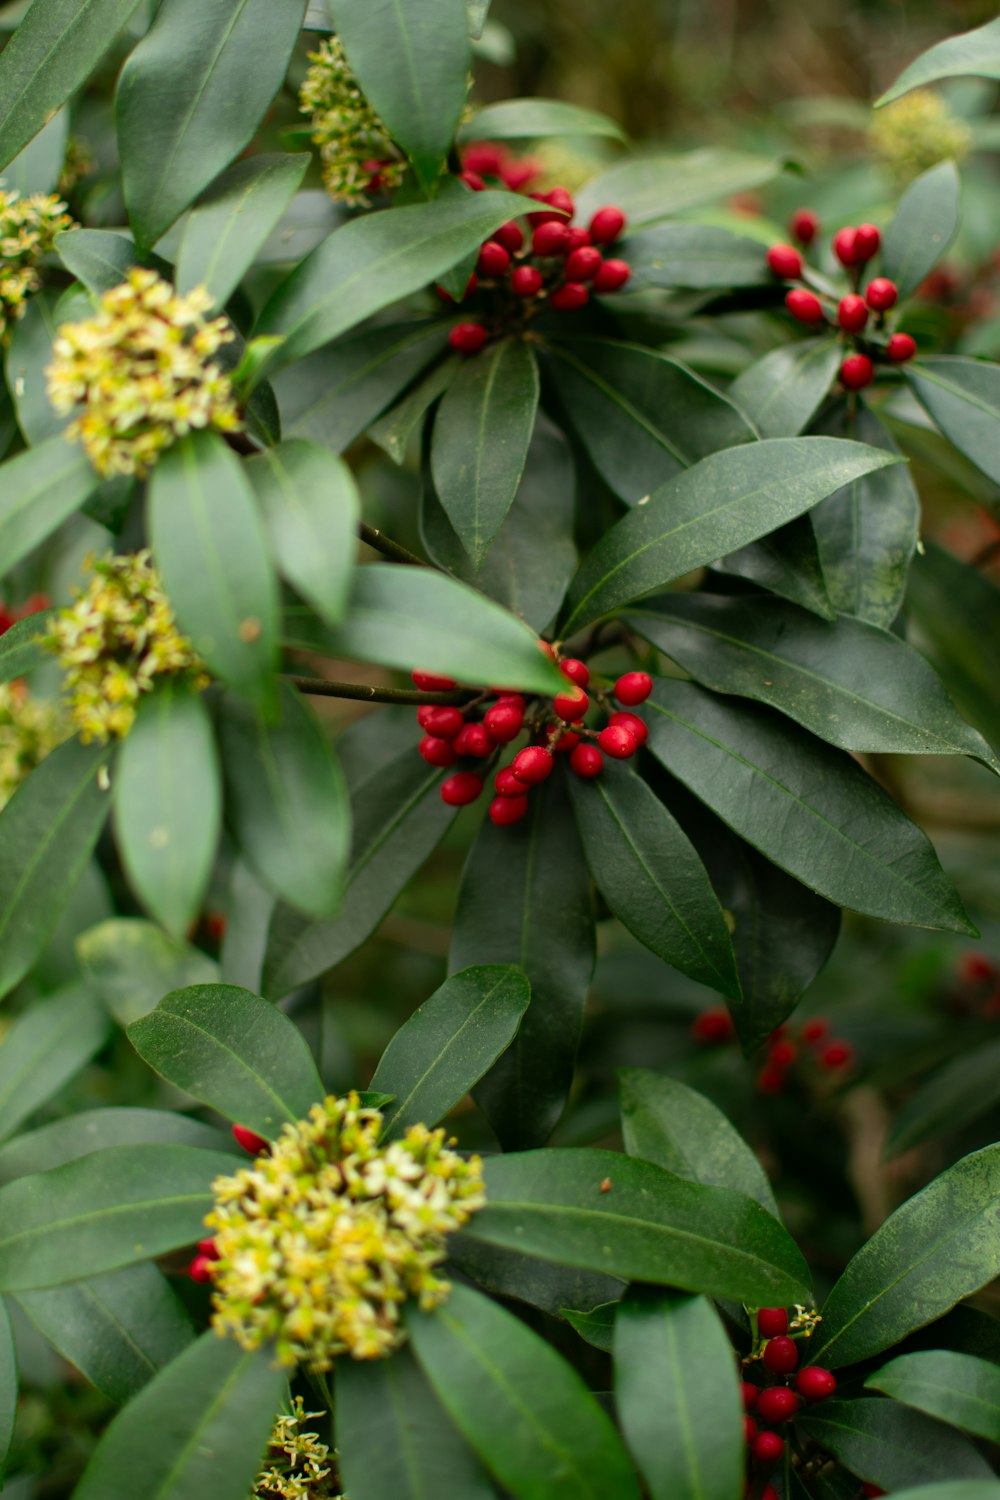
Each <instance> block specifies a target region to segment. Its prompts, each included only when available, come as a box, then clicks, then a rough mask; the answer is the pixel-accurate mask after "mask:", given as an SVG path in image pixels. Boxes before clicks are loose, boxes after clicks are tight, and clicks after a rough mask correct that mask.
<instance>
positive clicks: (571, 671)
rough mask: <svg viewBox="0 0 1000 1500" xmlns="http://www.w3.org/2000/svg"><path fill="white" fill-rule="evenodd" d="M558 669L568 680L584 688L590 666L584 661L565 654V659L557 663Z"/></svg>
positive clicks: (587, 680) (588, 676) (588, 679)
mask: <svg viewBox="0 0 1000 1500" xmlns="http://www.w3.org/2000/svg"><path fill="white" fill-rule="evenodd" d="M559 670H560V672H561V673H562V674H563V676H564V677H568V678H569V680H570V682H575V683H576V685H577V687H580V688H585V687H586V686H587V683H588V682H589V681H590V668H589V667H588V666H587V663H586V662H584V661H578V660H577V658H576V657H575V656H567V658H566V660H565V661H561V662H560V663H559Z"/></svg>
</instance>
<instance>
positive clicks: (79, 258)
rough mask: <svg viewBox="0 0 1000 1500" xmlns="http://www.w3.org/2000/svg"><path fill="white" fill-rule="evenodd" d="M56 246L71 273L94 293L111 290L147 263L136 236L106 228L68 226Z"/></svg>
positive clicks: (97, 294) (58, 238) (57, 236)
mask: <svg viewBox="0 0 1000 1500" xmlns="http://www.w3.org/2000/svg"><path fill="white" fill-rule="evenodd" d="M56 250H57V252H58V254H59V259H60V260H61V261H62V263H63V265H64V266H65V267H66V269H67V271H69V273H70V275H71V276H75V277H76V279H77V281H80V282H82V283H83V285H84V286H85V287H86V288H87V291H88V292H90V294H91V295H92V296H93V297H99V296H100V295H101V293H102V292H110V291H111V289H112V287H116V286H118V285H119V284H120V283H121V282H123V281H124V280H125V279H126V277H127V276H128V273H129V271H131V270H132V268H133V267H134V266H140V265H143V264H144V259H143V257H142V256H140V254H139V252H138V250H137V249H136V247H135V242H134V241H133V240H130V239H128V238H127V236H125V235H124V234H112V233H111V232H110V231H109V230H107V229H67V230H66V231H65V232H64V233H63V234H57V235H56ZM158 264H160V265H162V262H158Z"/></svg>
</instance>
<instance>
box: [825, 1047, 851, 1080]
mask: <svg viewBox="0 0 1000 1500" xmlns="http://www.w3.org/2000/svg"><path fill="white" fill-rule="evenodd" d="M853 1062H854V1048H853V1047H852V1046H851V1044H850V1042H830V1043H829V1044H828V1045H827V1046H826V1047H824V1048H823V1050H822V1052H821V1053H820V1055H819V1064H820V1067H821V1068H826V1070H827V1072H828V1073H836V1072H838V1071H839V1070H840V1069H841V1068H849V1067H850V1066H851V1064H852V1063H853Z"/></svg>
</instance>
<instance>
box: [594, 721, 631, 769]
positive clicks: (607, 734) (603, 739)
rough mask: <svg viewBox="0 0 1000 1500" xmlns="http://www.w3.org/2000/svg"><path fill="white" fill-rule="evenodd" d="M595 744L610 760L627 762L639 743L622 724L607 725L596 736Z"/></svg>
mask: <svg viewBox="0 0 1000 1500" xmlns="http://www.w3.org/2000/svg"><path fill="white" fill-rule="evenodd" d="M597 743H598V744H599V745H600V747H601V749H602V750H603V751H604V753H605V755H610V756H611V758H612V760H628V759H629V758H630V757H631V756H633V755H634V754H635V752H636V751H637V750H638V748H639V741H638V740H637V739H636V737H635V735H634V734H633V733H632V731H631V730H630V729H626V728H625V726H624V724H608V725H606V726H605V728H604V729H602V730H601V732H600V734H599V735H598V736H597Z"/></svg>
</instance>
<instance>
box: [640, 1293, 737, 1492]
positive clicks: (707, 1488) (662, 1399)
mask: <svg viewBox="0 0 1000 1500" xmlns="http://www.w3.org/2000/svg"><path fill="white" fill-rule="evenodd" d="M614 1354H615V1406H616V1408H617V1410H618V1415H619V1419H620V1421H621V1425H622V1431H623V1433H624V1435H625V1441H626V1443H627V1444H628V1447H629V1450H630V1452H631V1454H632V1456H633V1458H634V1459H635V1461H636V1463H637V1464H638V1466H639V1469H640V1471H641V1473H642V1476H643V1478H644V1479H645V1481H646V1484H647V1485H648V1487H649V1493H650V1496H651V1497H652V1500H733V1496H734V1495H736V1494H737V1493H738V1491H739V1486H740V1482H741V1478H742V1475H743V1461H744V1452H745V1449H744V1439H743V1407H742V1402H741V1400H740V1390H739V1382H738V1379H737V1374H736V1366H735V1364H734V1363H733V1351H732V1345H731V1344H730V1342H729V1339H728V1337H727V1336H726V1333H725V1331H724V1329H723V1327H722V1324H721V1323H720V1322H719V1315H718V1313H717V1312H716V1311H715V1309H714V1308H713V1307H712V1304H711V1303H710V1302H707V1301H706V1300H705V1298H704V1297H683V1296H680V1295H679V1294H678V1293H676V1292H662V1291H653V1290H651V1289H646V1290H639V1289H637V1290H635V1291H632V1292H630V1293H629V1295H628V1296H627V1297H626V1298H625V1300H624V1302H622V1304H621V1307H620V1308H619V1310H618V1316H617V1317H616V1318H615V1337H614Z"/></svg>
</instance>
